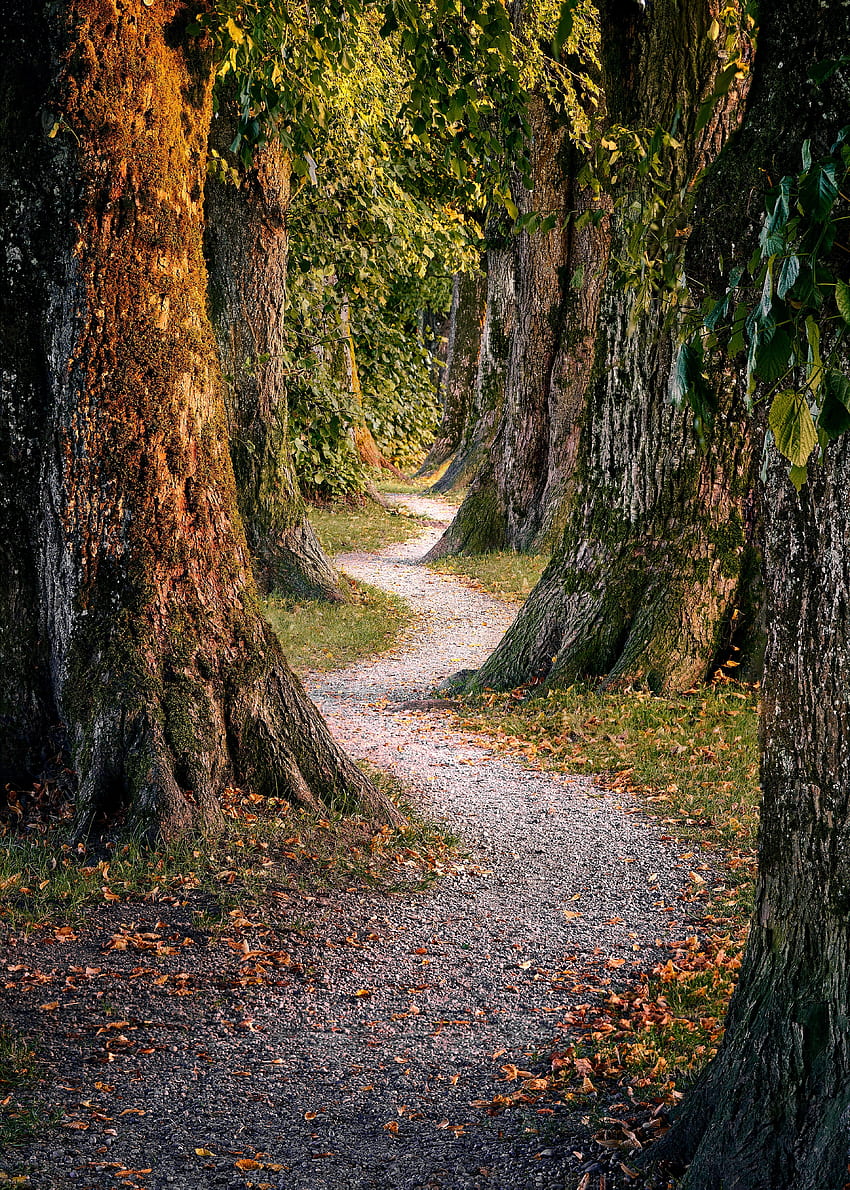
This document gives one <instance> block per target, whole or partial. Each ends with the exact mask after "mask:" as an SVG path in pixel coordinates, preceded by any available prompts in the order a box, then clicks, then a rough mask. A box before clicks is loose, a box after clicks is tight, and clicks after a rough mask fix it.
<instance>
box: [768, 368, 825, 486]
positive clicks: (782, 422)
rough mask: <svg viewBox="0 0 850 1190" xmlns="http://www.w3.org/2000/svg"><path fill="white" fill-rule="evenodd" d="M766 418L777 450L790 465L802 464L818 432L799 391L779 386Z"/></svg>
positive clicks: (811, 449) (812, 448)
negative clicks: (779, 389)
mask: <svg viewBox="0 0 850 1190" xmlns="http://www.w3.org/2000/svg"><path fill="white" fill-rule="evenodd" d="M767 422H768V425H769V426H770V428H771V430H772V431H773V437H774V438H775V440H776V447H777V449H778V450H779V453H780V454H782V455H784V457H785V458H786V459H787V460H788V462H789V463H791V464H793V466H795V467H805V465H806V463H807V461H808V458H809V455H810V454H811V453H812V451H813V450H814V448H815V447H816V446H817V441H818V436H817V431H816V430H815V423H814V421H813V420H812V414H811V411H810V409H809V406H808V403H807V402H806V400H805V398H804V397H803V395H802V394H801V393H798V392H795V391H794V390H793V389H790V388H784V389H782V391H781V392H778V393H777V394H776V396H775V397H774V398H773V404H772V405H771V407H770V413H769V414H768V417H767Z"/></svg>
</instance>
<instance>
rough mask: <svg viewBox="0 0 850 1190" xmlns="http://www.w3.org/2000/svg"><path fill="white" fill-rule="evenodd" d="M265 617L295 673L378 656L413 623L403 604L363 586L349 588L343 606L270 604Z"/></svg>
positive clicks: (295, 602) (271, 601) (312, 602)
mask: <svg viewBox="0 0 850 1190" xmlns="http://www.w3.org/2000/svg"><path fill="white" fill-rule="evenodd" d="M264 611H265V615H266V619H267V620H268V621H269V623H270V624H271V626H272V628H274V630H275V632H276V633H277V636H278V639H279V640H280V643H281V645H282V646H283V651H284V653H285V654H286V659H287V661H288V662H289V664H290V665H291V666H292V668H293V669H294V670H295V671H296V673H304V672H305V671H306V670H311V669H312V670H326V669H334V668H336V667H338V666H341V665H349V664H351V663H352V662H353V661H359V660H360V659H361V658H362V657H372V656H374V655H375V654H377V653H383V652H384V651H385V650H386V649H389V648H390V647H391V646H392V645H393V643H394V642H395V641H396V639H397V638H398V636H399V635H400V633H401V632H402V631H403V629H405V628H406V627H408V626H409V625H410V624H411V623H412V622H413V618H414V616H413V612H412V611H411V609H410V606H409V605H408V604H407V603H405V601H404V600H403V599H399V598H398V597H397V596H395V595H390V594H388V593H387V592H386V591H380V590H378V588H377V587H370V586H368V585H367V584H365V583H350V585H349V598H348V601H347V602H346V603H326V602H324V601H323V600H318V599H315V600H313V599H302V600H289V599H269V600H267V601H266V603H265V606H264Z"/></svg>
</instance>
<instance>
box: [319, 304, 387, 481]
mask: <svg viewBox="0 0 850 1190" xmlns="http://www.w3.org/2000/svg"><path fill="white" fill-rule="evenodd" d="M339 330H340V335H339V339H338V340H337V345H336V358H335V360H334V365H333V366H334V374H335V375H336V376H337V377H338V378H339V379H340V381H341V382H342V384H343V385H344V386H345V389H346V391H347V393H348V395H349V397H350V399H351V403H352V408H353V410H354V415H355V419H354V425H353V427H352V431H351V437H352V441H353V444H354V449H355V451H356V452H357V457H358V458H359V459H360V462H361V463H363V464H364V465H365V466H366V467H372V468H374V469H375V470H382V471H389V472H390V474H391V475H394V476H395V478H396V479H404V474H403V473H402V472H401V471H400V470H399V468H398V467H396V465H395V463H391V462H390V460H389V459H388V458H385V456H384V453H383V451H382V450H381V448H380V446H378V444H377V442H376V441H375V439H374V437H373V435H372V431H371V430H370V429H369V427H368V426H367V425H366V420H365V417H364V415H363V389H362V388H361V386H360V372H359V369H358V367H357V352H356V351H355V349H354V336H353V335H352V333H351V314H350V312H349V307H348V297H347V296H346V295H343V296H342V298H341V300H340V303H339ZM366 492H367V494H368V495H369V496H371V497H372V498H373V499H377V490H376V488H375V485H374V483H372V482H371V480H370V481H368V482H367V484H366ZM379 503H380V501H379Z"/></svg>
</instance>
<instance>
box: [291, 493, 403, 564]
mask: <svg viewBox="0 0 850 1190" xmlns="http://www.w3.org/2000/svg"><path fill="white" fill-rule="evenodd" d="M404 490H407V489H404ZM308 516H309V518H310V523H311V524H312V526H313V528H314V529H315V530H316V533H317V535H318V538H319V541H320V542H321V544H322V548H323V549H324V551H325V553H326V554H330V555H331V556H333V555H334V554H345V553H350V552H351V551H353V550H379V549H380V548H381V547H382V546H385V545H391V544H392V543H394V542H400V541H409V540H410V538H411V537H417V536H418V535H419V534H420V533H421V532H422V529H423V523H422V518H421V517H417V516H412V515H411V514H410V513H408V512H404V511H403V510H401V509H396V508H384V507H382V505H380V504H375V502H374V501H372V500H369V501H367V502H366V503H364V504H336V505H333V506H331V507H328V508H310V509H308Z"/></svg>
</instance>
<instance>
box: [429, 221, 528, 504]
mask: <svg viewBox="0 0 850 1190" xmlns="http://www.w3.org/2000/svg"><path fill="white" fill-rule="evenodd" d="M506 224H507V220H506V218H504V217H503V218H502V219H501V220H497V219H491V220H490V221H489V223H488V226H487V250H486V252H485V274H486V291H485V299H484V324H483V328H482V331H481V349H480V351H479V353H478V365H477V368H476V372H475V382H474V384H473V387H472V399H471V403H470V409H469V411H468V413H467V415H466V417H465V419H464V424H463V427H462V430H461V435H460V442H459V443H458V446H457V449H456V450H455V452H454V456H453V457H452V460H451V462H450V463H449V465H448V467H447V468H446V470H445V471H444V472H443V474H442V475H441V476H440V478H439V479H438V480H436V482H435V483H434V484H432V487H431V490H432V491H433V492H437V493H443V492H450V491H452V490H453V489H454V488H456V487H459V486H461V484H463V483H465V482H466V481H467V480H468V479H469V478H470V477H471V476H473V475H474V474H475V473H476V472H478V471H480V470H481V469H482V467H483V466H484V464H485V462H486V459H487V454H488V452H489V450H490V447H491V446H492V444H493V439H494V437H495V435H496V429H497V426H498V423H499V419H500V417H501V415H502V410H503V409H504V405H505V380H506V376H507V368H508V352H509V350H510V342H511V336H512V334H513V326H514V321H515V318H516V269H515V262H514V245H513V237H512V236H511V234H510V225H509V224H507V226H506Z"/></svg>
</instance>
